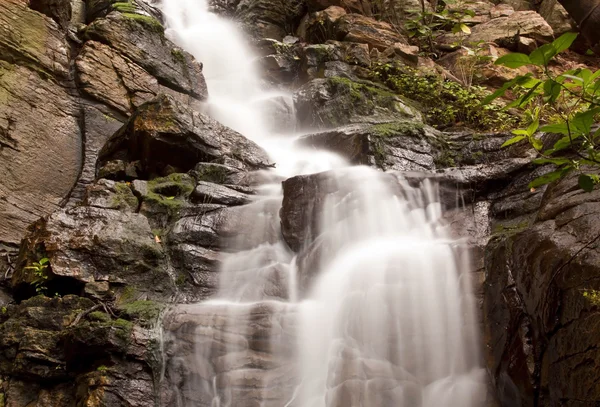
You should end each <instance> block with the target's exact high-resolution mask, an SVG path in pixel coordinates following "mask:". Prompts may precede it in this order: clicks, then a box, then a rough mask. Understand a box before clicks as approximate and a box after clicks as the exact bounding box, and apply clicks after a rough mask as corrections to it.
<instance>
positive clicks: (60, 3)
mask: <svg viewBox="0 0 600 407" xmlns="http://www.w3.org/2000/svg"><path fill="white" fill-rule="evenodd" d="M29 7H31V8H32V9H34V10H37V11H39V12H40V13H43V14H46V15H47V16H48V17H51V18H52V19H53V20H54V21H56V22H57V23H58V25H60V26H61V27H62V28H67V27H68V25H69V21H70V20H71V0H30V1H29Z"/></svg>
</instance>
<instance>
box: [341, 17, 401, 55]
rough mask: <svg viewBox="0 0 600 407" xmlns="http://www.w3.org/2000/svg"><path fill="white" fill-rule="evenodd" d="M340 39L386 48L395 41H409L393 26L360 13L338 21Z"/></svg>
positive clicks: (381, 48)
mask: <svg viewBox="0 0 600 407" xmlns="http://www.w3.org/2000/svg"><path fill="white" fill-rule="evenodd" d="M336 31H337V37H338V39H339V40H342V41H348V42H357V43H361V44H368V45H369V47H370V48H376V49H379V50H384V49H386V48H387V47H390V46H393V45H394V44H395V43H401V44H407V41H406V39H405V38H404V37H402V36H401V35H400V34H399V33H398V32H396V31H395V30H394V29H393V27H392V26H391V25H390V24H388V23H385V22H382V21H377V20H375V19H372V18H370V17H366V16H363V15H360V14H347V15H345V16H342V17H341V18H340V19H339V21H338V22H337V27H336Z"/></svg>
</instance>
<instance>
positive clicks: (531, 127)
mask: <svg viewBox="0 0 600 407" xmlns="http://www.w3.org/2000/svg"><path fill="white" fill-rule="evenodd" d="M538 127H540V120H539V119H535V120H534V121H533V122H531V124H530V125H529V127H527V135H528V136H533V134H534V133H535V132H536V131H537V129H538Z"/></svg>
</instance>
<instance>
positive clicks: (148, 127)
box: [99, 95, 269, 177]
mask: <svg viewBox="0 0 600 407" xmlns="http://www.w3.org/2000/svg"><path fill="white" fill-rule="evenodd" d="M123 160H124V161H125V162H128V163H134V162H139V163H140V164H139V165H140V171H141V173H140V174H139V175H140V176H142V177H149V176H151V175H168V172H169V171H170V172H186V171H189V170H191V169H193V168H194V166H195V165H196V164H197V163H199V162H209V161H215V162H216V161H221V164H234V166H236V167H238V168H241V169H243V168H248V169H258V168H263V167H266V166H267V165H268V164H269V158H268V157H267V155H266V153H265V152H264V151H263V150H262V149H261V148H260V147H259V146H258V145H256V144H255V143H253V142H252V141H250V140H248V139H246V138H245V137H244V136H242V135H241V134H239V133H237V132H235V131H233V130H231V129H229V128H227V127H225V126H223V125H222V124H220V123H218V122H217V121H215V120H213V119H211V118H210V117H208V116H205V115H203V114H201V113H198V112H196V111H194V110H192V109H190V108H189V107H187V106H185V105H182V104H181V103H179V102H177V101H176V100H175V99H173V98H172V97H171V96H167V95H159V96H158V97H157V98H156V99H154V100H153V101H152V102H148V103H146V104H144V105H142V106H141V107H140V108H139V109H138V110H136V112H135V113H134V114H133V115H132V116H131V118H130V119H129V121H128V122H127V124H126V125H125V126H124V127H123V128H122V129H121V130H119V132H117V133H116V134H115V135H114V136H112V137H111V138H110V140H109V141H108V142H107V144H106V145H105V146H104V148H103V149H102V151H101V152H100V155H99V168H102V167H104V166H107V165H108V166H111V165H114V164H115V163H117V162H119V161H121V162H122V161H123ZM170 168H174V169H179V170H178V171H172V170H170ZM105 171H106V170H105Z"/></svg>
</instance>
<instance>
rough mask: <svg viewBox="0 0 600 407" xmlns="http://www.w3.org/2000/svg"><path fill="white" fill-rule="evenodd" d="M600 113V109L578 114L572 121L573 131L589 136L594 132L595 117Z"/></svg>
mask: <svg viewBox="0 0 600 407" xmlns="http://www.w3.org/2000/svg"><path fill="white" fill-rule="evenodd" d="M598 113H600V107H596V108H594V109H589V110H586V111H584V112H579V113H577V114H576V115H575V116H574V117H573V119H572V120H571V128H572V130H575V131H576V132H580V133H583V134H584V135H588V134H589V133H590V132H591V131H592V124H594V116H596V115H597V114H598Z"/></svg>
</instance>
